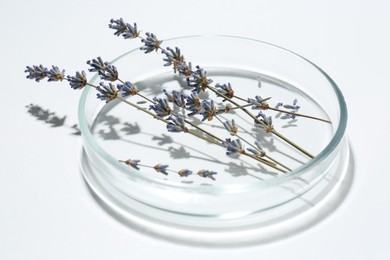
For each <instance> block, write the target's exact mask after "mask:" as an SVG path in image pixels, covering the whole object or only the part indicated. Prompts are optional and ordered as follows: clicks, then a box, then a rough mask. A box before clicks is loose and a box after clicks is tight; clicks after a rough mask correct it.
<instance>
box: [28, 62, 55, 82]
mask: <svg viewBox="0 0 390 260" xmlns="http://www.w3.org/2000/svg"><path fill="white" fill-rule="evenodd" d="M24 72H26V73H28V75H27V76H26V78H28V79H35V81H36V82H39V81H40V80H42V79H44V78H46V77H47V75H48V73H49V70H48V68H46V67H44V66H42V64H40V65H38V66H37V65H33V66H32V67H31V66H26V70H25V71H24Z"/></svg>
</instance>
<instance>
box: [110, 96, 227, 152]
mask: <svg viewBox="0 0 390 260" xmlns="http://www.w3.org/2000/svg"><path fill="white" fill-rule="evenodd" d="M117 98H118V99H119V100H120V101H122V102H124V103H126V104H128V105H130V106H132V107H134V108H136V109H138V110H141V111H142V112H145V113H147V114H149V115H150V116H152V117H154V118H156V119H157V120H160V121H163V122H164V123H166V124H170V123H171V122H170V121H169V120H167V119H164V118H163V117H160V116H158V115H157V114H154V113H152V112H150V111H149V110H147V109H145V108H143V107H140V106H138V105H137V104H134V103H132V102H130V101H128V100H127V99H124V98H122V97H120V96H118V97H117ZM187 133H189V134H191V135H193V136H196V137H198V138H201V139H203V140H205V141H207V142H209V143H213V144H218V145H220V142H218V141H215V140H214V139H211V138H207V137H205V136H202V135H200V134H198V133H196V132H194V131H192V130H188V132H187Z"/></svg>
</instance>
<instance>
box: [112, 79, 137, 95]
mask: <svg viewBox="0 0 390 260" xmlns="http://www.w3.org/2000/svg"><path fill="white" fill-rule="evenodd" d="M117 87H118V90H119V91H121V92H122V97H126V96H135V95H137V93H138V89H137V87H136V86H135V85H133V84H132V83H131V82H129V81H126V82H125V83H124V84H123V85H122V84H118V86H117Z"/></svg>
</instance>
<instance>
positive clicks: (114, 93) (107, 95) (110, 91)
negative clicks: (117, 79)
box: [96, 82, 118, 103]
mask: <svg viewBox="0 0 390 260" xmlns="http://www.w3.org/2000/svg"><path fill="white" fill-rule="evenodd" d="M96 90H97V91H98V92H100V93H97V94H96V96H97V98H98V99H101V100H105V101H106V103H108V102H110V101H112V100H114V99H115V98H117V97H118V89H117V88H115V85H113V84H111V83H108V85H104V83H103V82H100V86H97V87H96Z"/></svg>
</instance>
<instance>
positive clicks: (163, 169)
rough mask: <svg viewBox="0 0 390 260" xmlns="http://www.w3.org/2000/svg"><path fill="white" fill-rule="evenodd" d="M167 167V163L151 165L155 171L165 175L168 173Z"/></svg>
mask: <svg viewBox="0 0 390 260" xmlns="http://www.w3.org/2000/svg"><path fill="white" fill-rule="evenodd" d="M168 167H169V165H166V164H157V165H155V166H154V167H153V169H155V170H156V172H161V173H163V174H165V175H168V172H167V168H168Z"/></svg>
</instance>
